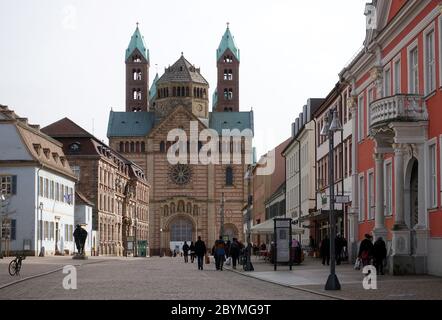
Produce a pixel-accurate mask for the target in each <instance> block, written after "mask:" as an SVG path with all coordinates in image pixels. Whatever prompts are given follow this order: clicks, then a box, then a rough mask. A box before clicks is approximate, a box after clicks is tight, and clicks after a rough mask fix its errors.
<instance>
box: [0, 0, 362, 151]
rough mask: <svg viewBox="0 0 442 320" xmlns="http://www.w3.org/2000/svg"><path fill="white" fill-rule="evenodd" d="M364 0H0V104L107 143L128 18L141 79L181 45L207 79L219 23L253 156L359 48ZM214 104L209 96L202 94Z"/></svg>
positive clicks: (279, 137) (212, 79) (119, 90)
mask: <svg viewBox="0 0 442 320" xmlns="http://www.w3.org/2000/svg"><path fill="white" fill-rule="evenodd" d="M365 3H366V0H340V1H330V0H308V1H306V0H304V1H300V0H295V1H294V0H271V1H270V0H234V1H230V0H223V1H213V0H186V1H182V0H162V1H151V0H125V1H122V0H106V1H105V0H70V1H69V0H38V1H36V0H0V104H3V105H8V106H9V107H10V108H11V109H13V110H15V112H16V113H17V114H18V115H19V116H21V117H26V118H29V121H30V123H32V124H40V125H41V126H42V127H44V126H46V125H49V124H51V123H53V122H55V121H58V120H60V119H62V118H64V117H68V118H70V119H71V120H73V121H74V122H76V123H77V124H79V125H80V126H82V127H83V128H84V129H86V130H88V131H89V132H91V133H93V134H95V135H96V136H97V137H98V138H100V139H101V140H103V141H105V142H106V143H107V142H108V139H107V137H106V132H107V122H108V118H109V111H110V110H111V108H112V109H113V110H114V111H124V110H125V64H124V57H125V50H126V48H127V46H128V44H129V41H130V37H131V35H132V34H133V32H134V30H135V27H136V23H137V22H139V28H140V31H141V33H142V34H143V36H144V39H145V43H146V45H147V47H148V49H149V51H150V60H151V61H150V65H151V67H150V79H151V80H152V79H153V78H154V76H155V73H156V72H157V71H158V73H159V74H160V76H161V74H162V73H163V72H164V68H165V67H167V66H169V65H172V64H173V63H174V62H175V61H176V60H177V59H178V58H179V57H180V55H181V52H183V53H184V56H185V57H186V59H187V60H189V61H190V62H191V63H192V64H195V65H196V66H197V67H200V68H201V73H202V75H203V76H204V77H205V78H206V79H207V80H208V82H209V84H210V97H211V96H212V93H213V91H214V90H215V88H216V72H217V70H216V49H217V48H218V45H219V43H220V41H221V37H222V35H223V34H224V32H225V29H226V23H227V22H229V23H230V30H231V32H232V34H233V36H234V37H235V42H236V44H237V46H238V47H239V49H240V50H241V65H240V109H241V111H249V110H250V109H252V108H253V111H254V120H255V140H254V145H255V146H256V147H257V152H258V155H261V154H263V153H265V152H267V151H268V150H270V149H273V148H274V147H276V146H277V145H278V144H280V143H282V142H283V141H284V140H286V139H287V138H289V137H290V134H291V123H292V122H294V121H295V119H296V117H297V116H298V115H299V113H300V112H301V111H302V106H303V105H305V104H306V102H307V99H308V98H323V97H325V96H327V94H328V93H329V92H330V91H331V90H332V88H333V87H334V85H335V83H336V82H337V81H338V80H339V79H338V73H339V72H340V71H341V70H342V69H343V67H344V66H345V65H346V64H347V63H348V62H349V60H350V59H351V58H352V57H353V56H354V55H355V54H356V52H357V51H358V50H359V48H360V47H361V46H362V43H363V40H364V37H365V17H364V7H365ZM210 105H211V104H210Z"/></svg>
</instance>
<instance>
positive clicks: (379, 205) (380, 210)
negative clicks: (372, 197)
mask: <svg viewBox="0 0 442 320" xmlns="http://www.w3.org/2000/svg"><path fill="white" fill-rule="evenodd" d="M373 158H374V160H375V162H376V216H375V228H374V230H373V234H374V237H375V240H376V239H377V238H379V237H382V238H383V239H384V240H387V234H388V232H387V229H386V228H385V215H384V154H382V153H376V154H375V155H374V157H373Z"/></svg>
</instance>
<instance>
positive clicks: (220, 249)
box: [214, 236, 226, 271]
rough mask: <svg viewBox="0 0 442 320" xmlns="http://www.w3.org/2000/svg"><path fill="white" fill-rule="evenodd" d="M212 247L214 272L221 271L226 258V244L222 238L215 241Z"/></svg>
mask: <svg viewBox="0 0 442 320" xmlns="http://www.w3.org/2000/svg"><path fill="white" fill-rule="evenodd" d="M214 247H215V250H214V251H215V252H214V253H215V263H216V270H219V271H223V265H224V259H225V257H226V243H225V242H224V240H223V237H222V236H220V237H219V239H218V240H216V241H215V246H214Z"/></svg>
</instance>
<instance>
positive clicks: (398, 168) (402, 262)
mask: <svg viewBox="0 0 442 320" xmlns="http://www.w3.org/2000/svg"><path fill="white" fill-rule="evenodd" d="M393 148H394V168H395V170H394V182H395V192H394V194H395V206H396V210H395V225H394V227H393V230H392V235H393V236H392V250H393V254H392V256H391V264H390V266H391V269H390V273H393V274H394V275H404V274H413V273H414V267H413V265H414V263H413V262H412V261H411V260H410V259H411V256H410V230H409V229H408V227H407V225H406V224H405V212H404V148H403V146H402V145H401V144H394V145H393Z"/></svg>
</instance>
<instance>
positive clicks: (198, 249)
mask: <svg viewBox="0 0 442 320" xmlns="http://www.w3.org/2000/svg"><path fill="white" fill-rule="evenodd" d="M206 252H207V249H206V244H205V243H204V241H202V240H201V237H198V241H197V242H196V243H195V255H196V257H197V260H198V270H203V269H204V268H203V266H204V256H205V255H206Z"/></svg>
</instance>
